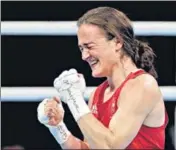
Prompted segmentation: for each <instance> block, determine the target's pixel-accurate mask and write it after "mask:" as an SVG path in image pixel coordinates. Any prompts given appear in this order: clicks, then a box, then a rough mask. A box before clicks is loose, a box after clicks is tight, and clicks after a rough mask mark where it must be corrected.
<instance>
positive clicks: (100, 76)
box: [92, 70, 105, 78]
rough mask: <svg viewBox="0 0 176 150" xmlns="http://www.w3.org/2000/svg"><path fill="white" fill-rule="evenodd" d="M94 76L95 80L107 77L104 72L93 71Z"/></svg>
mask: <svg viewBox="0 0 176 150" xmlns="http://www.w3.org/2000/svg"><path fill="white" fill-rule="evenodd" d="M92 76H93V77H94V78H103V77H105V75H104V74H103V73H102V72H98V71H93V70H92Z"/></svg>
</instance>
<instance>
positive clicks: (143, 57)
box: [132, 39, 158, 78]
mask: <svg viewBox="0 0 176 150" xmlns="http://www.w3.org/2000/svg"><path fill="white" fill-rule="evenodd" d="M133 51H134V55H133V56H134V57H133V58H132V59H133V61H134V63H135V64H136V66H137V67H138V68H141V69H144V70H145V71H146V72H148V73H149V74H151V75H152V76H153V77H155V78H157V77H158V75H157V72H156V70H155V67H154V64H153V63H154V59H155V57H156V55H155V53H154V52H153V50H152V48H151V47H150V46H149V45H148V43H145V42H142V41H139V40H137V39H135V40H134V44H133Z"/></svg>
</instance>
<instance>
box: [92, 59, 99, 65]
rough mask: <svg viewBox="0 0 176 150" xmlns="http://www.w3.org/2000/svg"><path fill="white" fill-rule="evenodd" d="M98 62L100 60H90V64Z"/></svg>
mask: <svg viewBox="0 0 176 150" xmlns="http://www.w3.org/2000/svg"><path fill="white" fill-rule="evenodd" d="M97 62H98V60H94V61H91V62H90V65H94V64H96V63H97Z"/></svg>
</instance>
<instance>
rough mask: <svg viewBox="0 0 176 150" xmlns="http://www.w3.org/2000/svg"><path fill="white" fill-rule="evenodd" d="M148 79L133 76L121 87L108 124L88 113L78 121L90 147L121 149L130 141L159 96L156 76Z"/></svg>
mask: <svg viewBox="0 0 176 150" xmlns="http://www.w3.org/2000/svg"><path fill="white" fill-rule="evenodd" d="M147 80H150V81H151V82H150V81H147V82H146V81H144V79H141V80H135V81H132V83H131V82H130V83H129V85H126V87H124V89H123V93H124V94H122V95H120V97H119V101H120V103H119V104H118V111H117V112H116V113H115V115H114V116H113V118H112V119H111V122H110V125H109V128H106V127H105V126H104V125H103V124H102V123H101V122H100V121H98V120H97V119H96V118H95V117H94V116H93V115H92V114H90V113H89V114H87V115H85V116H83V117H82V118H81V119H80V120H79V121H78V125H79V127H80V129H81V131H82V133H83V134H84V137H85V139H86V140H87V141H88V143H89V145H90V147H91V148H107V149H114V148H115V149H123V148H126V147H127V146H128V145H129V144H130V143H131V141H132V140H133V139H134V137H135V136H136V134H137V133H138V131H139V129H140V127H141V125H142V124H143V121H144V120H145V118H146V116H147V115H148V114H149V113H150V112H151V110H152V109H153V108H154V106H155V105H156V103H157V102H158V99H159V98H160V94H158V93H159V92H158V89H157V83H156V82H155V80H153V78H152V79H151V78H149V79H147ZM130 84H132V86H131V85H130Z"/></svg>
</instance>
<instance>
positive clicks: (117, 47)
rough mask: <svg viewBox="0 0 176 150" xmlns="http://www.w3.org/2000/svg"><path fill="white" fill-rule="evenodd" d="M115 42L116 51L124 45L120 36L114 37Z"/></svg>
mask: <svg viewBox="0 0 176 150" xmlns="http://www.w3.org/2000/svg"><path fill="white" fill-rule="evenodd" d="M113 40H114V41H113V42H114V44H115V52H118V51H120V50H121V49H122V46H123V41H122V40H121V39H119V38H114V39H113Z"/></svg>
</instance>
